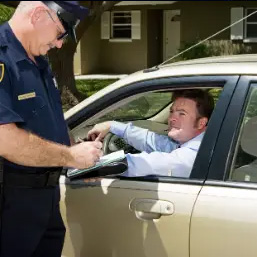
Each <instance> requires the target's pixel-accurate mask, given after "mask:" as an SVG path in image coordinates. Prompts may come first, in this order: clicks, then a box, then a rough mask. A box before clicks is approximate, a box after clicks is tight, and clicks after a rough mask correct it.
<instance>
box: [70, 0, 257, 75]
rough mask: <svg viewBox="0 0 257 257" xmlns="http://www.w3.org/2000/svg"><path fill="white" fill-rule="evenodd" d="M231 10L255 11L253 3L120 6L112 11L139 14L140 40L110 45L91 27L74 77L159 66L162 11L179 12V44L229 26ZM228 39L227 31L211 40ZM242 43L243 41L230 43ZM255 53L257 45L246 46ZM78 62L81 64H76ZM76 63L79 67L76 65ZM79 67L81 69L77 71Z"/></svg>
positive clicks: (160, 58) (212, 2) (161, 42)
mask: <svg viewBox="0 0 257 257" xmlns="http://www.w3.org/2000/svg"><path fill="white" fill-rule="evenodd" d="M232 7H254V8H257V2H255V1H220V2H218V1H194V2H190V1H181V2H176V3H174V4H171V5H156V6H120V7H114V10H140V11H141V39H140V40H132V42H110V41H109V40H105V39H101V23H100V21H98V22H96V23H94V24H93V25H92V26H90V28H89V29H88V31H87V32H86V34H85V35H84V36H83V38H82V40H81V43H80V47H81V50H80V52H81V53H79V51H78V54H79V56H77V57H75V65H74V66H75V73H76V72H77V73H82V74H92V73H110V74H117V73H127V74H129V73H132V72H135V71H137V70H141V69H145V68H148V67H152V66H154V65H156V64H159V63H161V62H162V53H163V47H162V45H163V11H164V10H172V9H173V10H176V9H180V10H181V16H180V21H181V32H180V33H181V43H182V44H183V43H185V42H187V43H188V42H193V41H195V40H203V39H205V38H207V37H208V36H210V35H212V34H214V33H216V32H218V31H219V30H221V29H223V28H224V27H226V26H228V25H229V24H230V10H231V8H232ZM212 39H215V40H219V39H225V40H229V39H230V29H228V30H226V31H224V32H222V33H221V34H219V35H217V36H216V37H214V38H212ZM233 42H234V43H236V44H237V43H242V41H233ZM247 45H249V46H251V47H252V52H253V53H257V43H251V44H250V43H247ZM79 58H80V59H81V60H79ZM79 62H80V63H81V65H79ZM80 66H81V67H80Z"/></svg>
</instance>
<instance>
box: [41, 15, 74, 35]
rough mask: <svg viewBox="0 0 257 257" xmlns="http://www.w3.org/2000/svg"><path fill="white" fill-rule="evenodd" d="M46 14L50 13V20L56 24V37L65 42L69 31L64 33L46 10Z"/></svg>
mask: <svg viewBox="0 0 257 257" xmlns="http://www.w3.org/2000/svg"><path fill="white" fill-rule="evenodd" d="M46 12H47V13H48V15H49V17H50V19H51V20H52V21H53V22H54V23H55V24H56V27H57V30H58V35H57V37H56V39H57V40H64V39H66V38H67V37H68V35H69V33H68V31H65V32H62V30H61V28H60V27H59V25H58V24H57V23H56V21H55V20H54V18H53V17H52V15H51V13H50V12H49V11H48V10H46Z"/></svg>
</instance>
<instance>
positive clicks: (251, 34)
mask: <svg viewBox="0 0 257 257" xmlns="http://www.w3.org/2000/svg"><path fill="white" fill-rule="evenodd" d="M256 11H257V8H243V7H234V8H231V24H234V25H233V26H232V27H231V35H230V38H231V40H243V42H244V43H253V42H257V12H256ZM253 12H256V13H254V14H253V15H251V16H250V17H248V18H246V19H244V18H245V17H247V16H248V15H250V14H251V13H253ZM239 20H241V21H240V22H238V21H239Z"/></svg>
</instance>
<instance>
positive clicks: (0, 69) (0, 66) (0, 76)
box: [0, 63, 4, 82]
mask: <svg viewBox="0 0 257 257" xmlns="http://www.w3.org/2000/svg"><path fill="white" fill-rule="evenodd" d="M3 78H4V64H3V63H0V82H1V81H2V80H3Z"/></svg>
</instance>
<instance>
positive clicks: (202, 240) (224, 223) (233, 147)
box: [190, 77, 257, 257]
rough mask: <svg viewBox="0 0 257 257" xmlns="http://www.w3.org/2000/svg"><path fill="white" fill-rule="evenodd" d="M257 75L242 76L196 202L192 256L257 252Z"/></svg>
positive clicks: (250, 256) (224, 256)
mask: <svg viewBox="0 0 257 257" xmlns="http://www.w3.org/2000/svg"><path fill="white" fill-rule="evenodd" d="M256 103H257V78H256V77H241V78H240V81H239V83H238V86H237V88H236V91H235V94H234V96H233V98H232V101H231V104H230V106H229V109H228V112H227V114H226V117H225V120H224V123H223V126H222V128H221V131H220V134H219V137H218V140H217V144H216V147H215V149H214V154H213V158H212V160H211V163H210V170H209V174H208V179H207V180H206V182H205V185H204V187H203V188H202V190H201V192H200V194H199V197H198V199H197V201H196V204H195V207H194V211H193V215H192V223H191V229H190V256H191V257H201V256H204V257H217V256H219V257H227V256H234V257H239V256H240V257H241V256H247V257H255V256H256V253H257V244H256V238H257V184H256V183H257V165H256V157H257V107H256V106H257V105H256Z"/></svg>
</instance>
